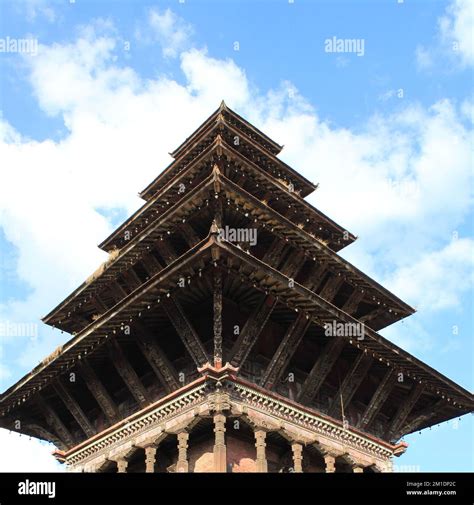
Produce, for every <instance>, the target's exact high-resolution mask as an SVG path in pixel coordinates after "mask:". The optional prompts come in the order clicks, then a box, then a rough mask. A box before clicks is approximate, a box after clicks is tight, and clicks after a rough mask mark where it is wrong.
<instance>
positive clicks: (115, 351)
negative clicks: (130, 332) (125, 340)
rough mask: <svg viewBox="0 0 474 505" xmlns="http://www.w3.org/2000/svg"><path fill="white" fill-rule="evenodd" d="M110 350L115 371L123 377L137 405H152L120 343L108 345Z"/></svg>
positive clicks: (113, 342) (115, 342) (113, 341)
mask: <svg viewBox="0 0 474 505" xmlns="http://www.w3.org/2000/svg"><path fill="white" fill-rule="evenodd" d="M108 350H109V353H110V357H111V358H112V363H113V364H114V367H115V369H116V370H117V372H118V374H119V375H120V377H122V380H123V381H124V382H125V385H126V386H127V387H128V389H129V390H130V393H132V395H133V397H134V398H135V400H136V401H137V403H138V404H139V405H140V406H142V407H144V406H145V405H148V404H149V403H150V399H149V397H148V392H147V390H146V389H145V386H144V385H143V384H142V382H141V380H140V378H139V377H138V375H137V373H136V372H135V370H134V369H133V367H132V365H131V364H130V362H129V361H128V359H127V357H126V356H125V353H124V352H123V350H122V348H121V347H120V345H119V343H118V342H117V341H116V340H111V341H110V342H109V343H108Z"/></svg>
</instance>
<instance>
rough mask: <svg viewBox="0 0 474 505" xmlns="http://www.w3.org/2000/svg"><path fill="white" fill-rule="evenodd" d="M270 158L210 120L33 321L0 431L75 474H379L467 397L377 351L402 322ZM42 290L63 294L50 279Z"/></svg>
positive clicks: (296, 183)
mask: <svg viewBox="0 0 474 505" xmlns="http://www.w3.org/2000/svg"><path fill="white" fill-rule="evenodd" d="M281 149H282V147H281V146H280V145H278V144H277V143H276V142H274V141H273V140H271V139H270V138H268V137H267V136H266V135H265V134H264V133H262V132H261V131H260V130H258V129H257V128H255V127H254V126H253V125H252V124H250V123H249V122H248V121H246V120H245V119H243V118H242V117H241V116H239V115H238V114H236V113H235V112H234V111H232V110H231V109H229V108H228V107H227V106H226V105H225V104H224V102H222V104H221V106H220V107H219V108H218V109H217V110H216V111H215V112H214V113H213V114H212V115H211V116H210V117H209V118H208V119H207V120H206V121H205V122H204V123H203V124H202V125H201V126H200V127H199V128H198V129H197V130H196V131H195V132H194V133H193V134H192V135H191V136H190V137H188V138H187V139H186V140H185V141H184V142H183V144H181V145H180V146H179V147H178V148H177V149H176V150H175V151H174V152H173V153H171V154H172V157H173V161H172V163H171V164H170V165H169V166H168V167H167V168H166V169H165V170H163V171H162V172H161V173H160V175H159V176H158V177H156V179H155V180H154V181H152V182H151V184H149V186H148V187H146V188H145V189H144V190H143V191H142V192H141V193H140V196H141V197H142V198H143V200H144V201H145V203H144V204H143V206H142V207H141V208H140V209H139V210H138V211H136V212H135V213H134V214H133V215H132V216H131V217H130V218H129V219H127V220H126V221H125V222H124V223H123V224H122V225H121V226H120V227H119V228H117V229H116V230H115V231H114V232H113V233H112V235H110V236H109V237H108V238H107V239H106V240H105V241H104V242H102V243H101V244H100V248H101V249H103V250H104V251H106V252H107V253H109V258H108V259H107V261H106V262H105V263H104V264H103V265H101V266H100V268H99V269H98V270H97V271H96V272H95V273H93V274H92V275H91V276H90V277H89V278H88V279H87V280H86V281H85V282H84V283H83V284H82V285H81V286H79V287H78V288H77V289H76V290H75V291H74V292H73V293H71V294H70V295H69V296H68V297H67V298H66V299H65V300H64V301H62V302H61V303H60V304H59V305H58V306H57V307H56V308H55V309H54V310H53V311H52V312H50V313H49V314H48V315H47V316H46V317H45V318H44V319H43V321H44V322H45V323H46V324H48V325H51V326H53V327H54V328H57V329H59V330H61V331H63V332H67V333H69V334H71V335H72V338H71V339H70V340H68V341H67V342H66V343H64V345H62V346H60V347H59V348H58V349H57V350H56V351H55V352H53V353H52V354H51V355H50V356H48V357H47V358H45V359H44V360H43V361H42V362H41V363H40V364H39V365H38V366H36V367H35V368H34V369H33V370H32V371H31V372H30V373H28V374H27V375H26V376H25V377H23V378H22V379H21V380H19V381H18V382H17V383H16V384H14V385H13V386H11V387H10V388H9V389H8V390H7V391H5V392H4V393H3V394H1V395H0V426H1V427H3V428H6V429H9V430H12V431H16V432H19V433H22V434H27V435H30V436H32V437H37V438H39V439H42V440H47V441H49V442H52V443H53V444H54V445H55V446H56V448H57V450H56V451H55V452H54V455H55V457H56V458H57V459H58V460H59V461H61V462H63V463H65V464H66V465H67V467H68V469H70V470H72V471H78V472H108V473H114V472H120V473H123V472H387V471H391V469H392V459H393V457H394V456H399V455H401V454H402V453H403V452H404V451H405V450H406V448H407V444H406V443H405V442H404V441H403V440H402V437H403V436H404V435H407V434H409V433H412V432H414V431H419V430H422V429H424V428H426V427H428V426H432V425H435V424H438V423H441V422H444V421H447V420H449V419H452V418H455V417H459V416H461V415H463V414H466V413H469V412H472V411H473V408H474V397H473V395H472V394H471V393H470V392H469V391H467V390H465V389H463V388H462V387H461V386H459V385H457V384H455V383H454V382H453V381H451V380H450V379H448V378H446V377H445V376H443V375H442V374H441V373H439V372H438V371H436V370H434V369H433V368H431V367H430V366H428V365H426V364H425V363H423V362H421V361H420V360H418V359H417V358H415V357H414V356H412V355H410V354H409V353H408V352H406V351H404V350H403V349H401V348H400V347H398V346H396V345H395V344H393V343H391V342H390V341H388V340H386V339H385V338H384V337H382V336H381V335H380V334H379V333H378V331H379V330H381V329H383V328H385V327H386V326H388V325H390V324H392V323H394V322H396V321H399V320H401V319H403V318H405V317H407V316H409V315H410V314H412V313H413V312H414V310H413V309H412V308H411V307H410V306H409V305H407V304H406V303H404V302H403V301H402V300H400V299H399V298H397V297H396V296H395V295H394V294H392V293H390V292H389V291H388V290H387V289H385V288H384V287H382V286H381V285H380V284H378V283H377V282H375V281H374V280H372V279H371V278H370V277H368V276H367V275H365V274H364V273H363V272H361V271H360V270H358V269H357V268H356V267H355V266H353V265H352V264H350V263H349V262H348V261H346V260H345V259H343V258H342V257H341V256H339V254H338V252H339V251H340V250H341V249H342V248H343V247H345V246H347V245H349V244H351V243H352V242H353V241H354V240H355V239H356V237H355V236H354V235H353V234H351V233H350V232H348V231H347V230H346V229H345V228H344V227H342V226H340V225H339V224H337V223H335V222H334V221H332V220H331V219H330V218H329V217H327V216H326V215H324V214H323V213H322V212H321V211H319V210H318V209H316V208H315V207H313V206H312V205H311V204H309V203H308V202H307V201H305V199H304V198H305V197H306V196H308V195H309V194H310V193H312V192H313V191H314V190H315V189H316V185H315V184H313V183H311V182H310V181H308V180H307V179H306V178H305V177H303V176H302V175H301V174H299V173H298V172H296V171H295V170H294V169H293V168H291V167H290V166H288V165H287V164H285V163H284V162H283V161H281V160H280V159H279V158H278V157H277V156H278V154H279V153H280V151H281ZM53 282H61V279H56V280H55V281H53Z"/></svg>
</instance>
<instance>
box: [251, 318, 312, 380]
mask: <svg viewBox="0 0 474 505" xmlns="http://www.w3.org/2000/svg"><path fill="white" fill-rule="evenodd" d="M310 324H311V321H310V320H308V319H306V316H305V315H304V314H300V315H299V316H298V317H297V318H296V319H295V320H294V321H293V323H292V324H291V325H290V326H289V328H288V330H287V331H286V333H285V336H284V337H283V339H282V340H281V342H280V344H279V346H278V348H277V350H276V351H275V354H274V355H273V358H272V360H271V361H270V363H269V364H268V366H267V368H266V370H265V372H264V373H263V378H262V382H261V385H262V387H264V388H268V389H272V388H273V386H274V385H275V384H276V383H277V382H278V380H279V379H280V377H281V374H282V373H283V372H284V371H285V368H286V367H287V366H288V363H289V362H290V360H291V358H292V356H293V355H294V353H295V352H296V349H297V348H298V345H299V343H300V342H301V339H302V338H303V336H304V334H305V333H306V330H307V329H308V328H309V326H310Z"/></svg>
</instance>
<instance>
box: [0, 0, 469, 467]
mask: <svg viewBox="0 0 474 505" xmlns="http://www.w3.org/2000/svg"><path fill="white" fill-rule="evenodd" d="M473 11H474V4H473V2H472V1H466V0H451V1H435V0H419V1H416V0H403V1H402V0H371V1H369V0H367V1H364V0H360V1H352V0H351V1H342V0H332V1H312V0H294V1H292V0H260V1H252V2H251V1H245V0H239V1H235V0H234V1H232V0H230V1H226V2H217V1H210V0H209V1H204V0H174V1H159V2H146V1H131V0H121V1H116V0H107V1H106V0H100V1H94V2H93V1H86V0H75V1H73V0H16V1H6V0H0V391H4V390H5V389H7V388H8V387H9V386H10V385H11V384H13V383H14V382H16V381H17V380H18V379H20V378H21V377H22V376H23V375H24V374H25V373H27V372H28V371H29V370H30V369H31V368H33V367H34V366H35V365H37V364H38V362H39V361H41V360H42V359H43V358H44V357H45V356H46V355H48V354H49V353H50V352H52V351H53V350H54V349H55V348H56V347H57V346H58V345H60V344H62V343H64V342H65V341H67V340H68V339H69V338H70V336H69V335H67V334H61V332H59V331H58V330H52V329H51V328H49V327H47V326H46V325H44V324H42V323H41V321H40V318H41V317H42V316H44V315H45V314H46V313H48V312H49V311H50V310H51V309H52V308H53V307H55V306H56V305H57V304H58V303H59V302H60V301H61V300H62V299H63V298H64V297H66V296H67V295H68V294H69V293H70V292H71V291H72V290H73V289H75V288H76V287H77V286H78V285H79V284H80V283H81V282H82V281H83V280H84V279H86V278H87V277H88V276H89V275H90V273H91V272H93V271H94V270H95V269H96V268H97V266H98V265H99V263H101V262H102V261H104V260H105V259H106V258H105V257H106V254H105V253H104V252H102V251H100V250H99V249H98V248H97V244H99V243H100V242H101V241H102V240H103V239H104V238H106V237H107V236H108V235H109V234H110V233H111V232H112V230H113V229H114V228H115V227H116V226H117V225H118V224H120V223H121V222H122V221H123V220H124V219H125V218H126V217H127V216H128V215H130V214H131V213H132V212H133V211H134V210H136V209H137V208H138V207H139V206H140V205H141V203H142V201H141V200H140V199H139V198H138V196H137V194H138V192H139V191H140V190H142V189H143V188H144V187H145V186H147V184H148V183H149V182H150V181H151V180H152V179H154V178H155V177H156V176H157V175H158V174H159V173H160V171H162V170H163V169H164V168H165V167H166V166H167V165H168V164H169V162H170V161H171V158H170V156H169V154H168V153H169V152H171V151H173V150H174V149H175V148H176V147H177V146H178V145H180V144H181V142H182V141H183V140H184V139H185V138H186V137H187V136H189V135H190V134H191V133H192V132H193V131H194V129H196V128H197V127H198V126H199V125H200V124H201V123H202V122H203V121H204V120H205V119H206V118H207V117H208V116H209V115H210V114H211V113H212V112H213V111H214V110H215V109H216V108H217V107H218V106H219V103H220V101H221V100H222V99H224V100H225V101H226V103H227V105H228V106H229V107H231V108H232V109H234V110H235V111H236V112H238V113H239V114H241V115H243V116H244V117H246V118H247V119H248V120H249V121H250V122H252V123H253V124H255V125H256V126H257V127H258V128H260V129H261V130H263V131H264V132H265V133H266V134H267V135H269V136H270V137H271V138H273V139H274V140H275V141H276V142H278V143H279V144H282V145H284V146H285V147H284V149H283V151H282V152H281V154H280V155H279V156H280V158H281V159H282V160H284V161H285V162H286V163H288V164H290V165H291V166H292V167H294V168H295V169H296V170H298V171H299V172H301V173H302V174H303V175H304V176H306V177H307V178H308V179H309V180H311V181H313V182H315V183H319V188H318V189H317V191H315V193H314V194H313V195H311V196H310V197H308V200H309V201H310V202H311V203H312V204H313V205H315V206H316V207H318V208H319V209H320V210H322V211H323V212H324V213H326V214H327V215H329V216H330V217H331V218H333V219H334V220H335V221H336V222H338V223H339V224H341V225H342V226H344V227H345V228H346V229H348V230H349V231H351V232H352V233H354V234H355V235H357V236H358V239H357V241H356V242H355V243H353V244H351V245H350V246H348V247H347V248H346V249H344V250H343V251H341V254H342V256H344V257H345V258H346V259H348V260H349V261H351V262H352V263H353V264H355V265H356V266H357V267H358V268H359V269H361V270H363V271H365V272H366V273H367V274H369V275H370V276H371V277H373V278H374V279H375V280H376V281H378V282H380V283H381V284H382V285H384V286H385V287H387V288H388V289H390V290H391V291H392V292H394V293H395V294H396V295H397V296H399V297H400V298H402V299H403V300H405V301H406V302H407V303H409V304H410V305H412V306H413V307H415V308H416V309H417V312H416V314H415V315H413V316H411V317H410V318H408V319H406V320H404V321H402V322H399V323H396V324H394V325H392V326H390V327H388V328H386V329H384V330H382V331H381V332H380V333H381V334H382V335H383V336H385V337H386V338H388V339H390V340H391V341H393V342H395V343H396V344H398V345H400V346H402V347H404V348H405V349H406V350H407V351H409V352H411V353H412V354H414V355H415V356H416V357H418V358H420V359H421V360H423V361H424V362H426V363H428V364H429V365H431V366H432V367H434V368H436V369H437V370H439V371H440V372H441V373H443V374H445V375H447V376H448V377H450V378H451V379H453V380H454V381H456V382H457V383H459V384H460V385H462V386H463V387H464V388H466V389H468V390H472V387H473V383H474V373H473V336H472V335H473V326H474V325H473V310H472V309H473V258H474V254H473V252H474V248H473V244H474V236H473V219H472V201H473V174H472V167H473V150H472V147H473V143H472V140H473V137H472V135H473V112H474V102H473V89H474V88H473V73H472V72H473V65H474V44H473V41H472V33H473V32H474V27H473V24H474V22H473V18H474V14H473ZM405 441H406V442H408V444H409V449H408V451H407V453H406V454H405V455H403V456H402V457H400V458H397V459H396V460H395V461H394V464H395V470H397V471H473V470H474V460H473V458H474V456H473V454H474V424H473V419H472V415H467V416H464V417H463V418H461V419H460V420H458V419H456V420H453V421H450V422H447V423H444V424H442V425H440V426H437V427H433V428H432V429H427V430H423V431H422V432H421V434H418V433H416V434H413V435H410V436H407V437H406V438H405ZM0 447H1V452H2V453H3V452H4V451H6V452H8V453H9V454H11V455H12V456H11V457H9V458H8V459H6V458H0V471H14V470H18V471H40V470H48V471H63V470H64V469H63V468H62V467H60V465H59V464H57V463H56V462H55V461H54V459H53V458H52V457H51V455H50V454H51V452H52V450H53V447H52V446H51V445H50V444H47V443H42V442H39V441H37V440H36V439H31V440H30V439H29V438H28V437H25V436H19V435H17V434H13V433H8V432H7V431H5V430H0ZM25 454H26V455H27V457H26V458H25ZM25 462H26V463H25Z"/></svg>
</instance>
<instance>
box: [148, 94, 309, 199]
mask: <svg viewBox="0 0 474 505" xmlns="http://www.w3.org/2000/svg"><path fill="white" fill-rule="evenodd" d="M219 128H229V129H231V130H232V131H234V132H236V133H239V134H240V135H242V136H243V138H247V139H248V140H250V141H251V142H252V143H254V144H256V145H257V146H258V148H259V149H260V150H261V151H262V152H263V153H264V154H265V155H267V156H268V157H269V158H271V159H272V160H273V161H274V162H276V163H277V164H278V166H279V169H280V170H281V171H282V172H284V173H285V174H286V175H287V176H288V177H289V178H290V179H291V180H293V181H294V182H295V186H297V187H298V189H299V194H300V195H301V196H302V197H305V196H308V195H309V194H310V193H312V192H313V191H314V190H315V189H316V188H317V185H316V184H313V183H312V182H310V181H308V180H307V179H306V178H305V177H303V176H302V175H301V174H299V173H298V172H297V171H295V170H294V169H293V168H291V167H290V166H289V165H287V164H286V163H284V162H282V161H281V160H279V159H277V158H276V155H277V154H279V153H280V151H281V150H282V149H283V146H280V145H279V144H277V143H276V142H275V141H273V140H272V139H270V138H269V137H267V136H266V135H265V134H264V133H263V132H261V131H260V130H259V129H258V128H255V126H253V125H252V124H250V123H249V122H248V121H246V120H245V119H244V118H243V117H242V116H240V115H239V114H237V113H236V112H234V111H233V110H231V109H230V108H229V107H227V105H226V104H225V103H224V101H222V102H221V105H220V106H219V108H218V109H217V110H216V111H215V112H214V113H213V114H211V116H209V118H208V119H207V120H206V121H204V123H202V125H201V126H200V127H199V128H198V129H197V130H195V131H194V133H193V134H192V135H191V136H190V137H188V138H187V139H186V140H185V141H184V142H183V143H182V144H181V145H180V146H179V147H178V148H177V149H175V150H174V151H173V152H172V153H170V154H171V156H172V157H173V158H174V160H175V161H173V162H172V163H171V164H170V165H169V166H168V167H167V168H166V169H165V170H164V171H163V172H162V173H161V174H160V175H159V176H158V177H156V178H155V179H154V180H153V181H152V182H151V183H150V184H149V185H148V186H147V187H146V188H145V189H144V190H143V191H141V192H140V197H141V198H143V199H144V200H149V199H150V198H152V196H153V195H154V194H156V192H157V191H159V190H160V189H161V188H163V186H164V185H165V184H167V183H168V182H169V180H170V179H172V178H173V177H174V176H175V175H176V173H177V172H179V171H180V170H181V169H182V165H183V163H182V160H183V159H185V158H186V156H187V155H189V154H190V153H191V152H192V151H193V150H194V149H195V148H196V146H197V145H198V144H199V143H200V142H202V141H203V140H204V139H205V138H206V137H208V136H209V135H210V134H211V133H212V132H213V131H214V130H216V129H219Z"/></svg>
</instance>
